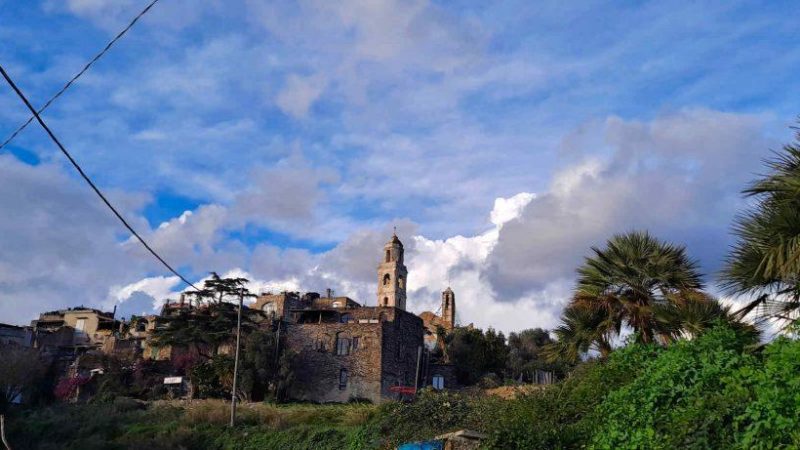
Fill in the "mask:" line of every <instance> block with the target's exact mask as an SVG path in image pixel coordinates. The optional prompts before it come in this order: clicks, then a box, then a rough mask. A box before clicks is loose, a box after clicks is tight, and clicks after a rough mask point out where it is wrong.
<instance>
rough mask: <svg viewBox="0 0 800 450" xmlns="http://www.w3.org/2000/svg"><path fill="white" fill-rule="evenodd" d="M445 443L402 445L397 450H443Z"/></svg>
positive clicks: (410, 443)
mask: <svg viewBox="0 0 800 450" xmlns="http://www.w3.org/2000/svg"><path fill="white" fill-rule="evenodd" d="M443 449H444V441H425V442H409V443H408V444H400V447H397V450H443Z"/></svg>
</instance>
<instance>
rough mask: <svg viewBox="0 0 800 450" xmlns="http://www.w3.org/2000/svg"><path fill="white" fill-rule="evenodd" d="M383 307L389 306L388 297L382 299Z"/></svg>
mask: <svg viewBox="0 0 800 450" xmlns="http://www.w3.org/2000/svg"><path fill="white" fill-rule="evenodd" d="M383 306H389V297H383Z"/></svg>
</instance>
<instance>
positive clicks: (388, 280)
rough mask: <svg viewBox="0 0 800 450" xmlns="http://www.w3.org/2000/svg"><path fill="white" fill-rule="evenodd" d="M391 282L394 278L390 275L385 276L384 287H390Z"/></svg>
mask: <svg viewBox="0 0 800 450" xmlns="http://www.w3.org/2000/svg"><path fill="white" fill-rule="evenodd" d="M391 281H392V277H391V276H389V274H388V273H387V274H386V275H384V276H383V285H384V286H388V285H389V283H390V282H391Z"/></svg>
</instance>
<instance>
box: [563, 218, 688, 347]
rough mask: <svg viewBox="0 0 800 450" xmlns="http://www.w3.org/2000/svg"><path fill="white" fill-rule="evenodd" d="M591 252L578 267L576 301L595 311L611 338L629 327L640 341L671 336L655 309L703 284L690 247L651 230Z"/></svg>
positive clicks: (617, 238) (620, 237) (613, 240)
mask: <svg viewBox="0 0 800 450" xmlns="http://www.w3.org/2000/svg"><path fill="white" fill-rule="evenodd" d="M592 252H593V253H594V255H593V256H591V257H587V258H586V261H585V262H584V264H583V266H581V267H580V268H579V269H578V275H579V277H578V285H577V288H576V290H575V295H574V298H573V301H572V302H573V304H574V305H576V306H578V307H582V308H586V309H588V310H591V311H596V312H597V314H599V315H600V316H601V317H602V318H603V320H602V323H603V327H604V328H603V329H602V331H603V333H605V334H609V335H610V336H613V335H619V334H620V332H621V330H622V328H623V327H625V326H627V327H630V328H632V329H633V331H634V332H635V335H636V336H637V339H638V340H639V341H641V342H646V343H647V342H655V341H657V340H658V341H661V342H666V341H668V340H670V339H671V338H673V337H674V329H673V327H671V326H670V325H669V324H667V325H665V324H664V323H663V322H662V321H661V320H659V317H658V314H657V311H658V310H659V309H660V308H664V307H666V306H669V305H670V304H677V302H678V301H679V300H680V299H681V298H683V297H686V296H688V295H693V294H694V293H696V292H697V291H700V290H701V289H702V288H703V282H702V276H701V275H700V273H699V271H698V269H697V263H696V262H695V261H694V260H692V259H690V258H689V257H688V256H687V254H686V249H685V248H684V247H683V246H676V245H673V244H670V243H666V242H663V241H660V240H658V239H656V238H654V237H653V236H651V235H650V234H649V233H647V232H630V233H627V234H621V235H615V236H614V237H612V238H611V239H610V240H609V241H608V243H607V244H606V248H605V249H599V248H597V247H592ZM609 324H610V326H609V327H607V325H609Z"/></svg>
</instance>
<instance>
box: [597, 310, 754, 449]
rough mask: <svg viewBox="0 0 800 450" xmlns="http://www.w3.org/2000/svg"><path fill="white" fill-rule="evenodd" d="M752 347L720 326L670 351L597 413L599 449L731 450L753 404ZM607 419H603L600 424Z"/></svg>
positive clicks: (645, 367) (609, 400) (611, 397)
mask: <svg viewBox="0 0 800 450" xmlns="http://www.w3.org/2000/svg"><path fill="white" fill-rule="evenodd" d="M750 343H751V342H749V341H747V340H746V339H743V338H742V337H741V336H740V335H737V334H736V333H735V332H734V331H733V330H731V329H730V328H727V327H723V326H718V327H716V328H714V329H713V330H711V331H710V332H708V333H706V334H704V335H702V336H700V337H699V338H698V339H696V340H693V341H681V342H678V343H675V344H674V345H672V346H670V347H669V348H668V349H666V350H665V351H663V352H661V354H660V355H659V356H658V358H655V359H653V360H651V361H649V362H647V363H646V364H644V366H643V367H641V369H640V371H639V373H638V376H637V377H636V379H635V380H633V381H632V382H631V383H630V384H628V385H626V386H622V387H621V388H620V389H618V390H616V391H614V392H611V393H610V394H609V395H608V396H607V398H606V399H605V401H604V402H603V403H602V405H600V406H599V407H598V409H597V411H596V414H595V416H596V417H597V420H596V421H595V423H594V428H595V434H594V437H593V439H592V446H593V448H601V449H661V448H663V449H671V448H686V449H713V448H733V447H736V445H735V438H734V433H733V429H732V428H731V424H732V423H734V421H735V420H736V418H737V417H738V416H739V415H740V414H741V413H742V412H743V410H744V409H745V408H746V407H747V406H746V405H747V404H748V403H749V402H750V401H751V398H752V388H751V387H752V384H753V377H752V376H742V375H743V374H755V373H757V372H758V371H759V370H760V368H759V366H760V364H759V361H758V359H757V358H756V357H755V356H753V355H751V354H748V353H746V352H744V347H745V346H746V345H747V344H750ZM601 419H602V420H601Z"/></svg>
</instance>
